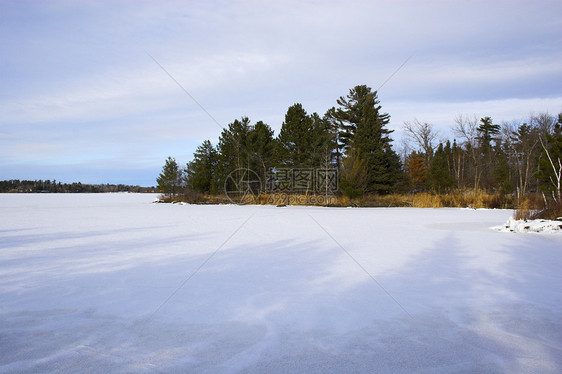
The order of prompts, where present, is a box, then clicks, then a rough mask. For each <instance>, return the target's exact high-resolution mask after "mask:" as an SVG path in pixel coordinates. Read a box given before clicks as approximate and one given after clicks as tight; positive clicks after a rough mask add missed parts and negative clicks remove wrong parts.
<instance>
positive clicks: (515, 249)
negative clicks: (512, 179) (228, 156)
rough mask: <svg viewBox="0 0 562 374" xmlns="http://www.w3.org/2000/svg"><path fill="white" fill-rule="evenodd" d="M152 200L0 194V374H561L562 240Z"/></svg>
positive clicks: (499, 216) (442, 221)
mask: <svg viewBox="0 0 562 374" xmlns="http://www.w3.org/2000/svg"><path fill="white" fill-rule="evenodd" d="M155 197H156V196H155V195H140V194H139V195H137V194H91V195H82V194H75V195H73V194H69V195H66V194H61V195H58V194H25V195H23V194H4V195H0V212H1V214H0V372H2V373H20V372H21V373H38V372H49V373H86V372H87V373H108V372H131V373H154V372H156V373H158V372H161V373H174V372H177V373H367V372H369V373H414V372H415V373H476V372H481V373H560V372H562V322H561V321H562V271H561V269H562V235H561V234H548V233H542V234H513V233H500V232H496V231H493V230H490V229H489V227H490V226H496V225H500V224H502V223H504V222H505V221H507V219H508V218H509V216H510V215H511V214H512V212H511V211H506V210H469V209H414V208H389V209H350V208H313V207H310V208H305V207H286V208H276V207H271V206H235V205H232V206H228V205H223V206H191V205H169V204H152V201H153V200H154V199H155Z"/></svg>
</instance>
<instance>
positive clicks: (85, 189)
mask: <svg viewBox="0 0 562 374" xmlns="http://www.w3.org/2000/svg"><path fill="white" fill-rule="evenodd" d="M41 192H44V193H47V192H52V193H102V192H143V193H147V192H156V190H155V188H154V187H140V186H128V185H125V184H83V183H80V182H77V183H61V182H57V181H56V180H53V181H50V180H34V181H27V180H23V181H20V180H17V179H14V180H4V181H0V193H41Z"/></svg>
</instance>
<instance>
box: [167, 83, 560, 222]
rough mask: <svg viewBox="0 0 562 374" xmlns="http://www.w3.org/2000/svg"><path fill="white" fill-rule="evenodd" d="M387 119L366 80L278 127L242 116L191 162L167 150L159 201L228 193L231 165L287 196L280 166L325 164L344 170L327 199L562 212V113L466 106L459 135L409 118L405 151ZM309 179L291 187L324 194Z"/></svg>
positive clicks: (293, 110)
mask: <svg viewBox="0 0 562 374" xmlns="http://www.w3.org/2000/svg"><path fill="white" fill-rule="evenodd" d="M389 122H390V115H389V114H388V113H385V112H384V111H383V110H382V106H381V105H380V102H379V99H378V97H377V92H376V91H373V90H372V89H371V88H369V87H367V86H366V85H359V86H356V87H354V88H352V89H350V91H349V94H348V95H347V96H345V97H344V96H342V97H340V98H339V99H337V107H332V108H330V109H329V110H327V111H326V113H325V114H324V115H323V116H320V115H319V114H318V113H312V114H309V113H307V111H306V110H305V109H304V108H303V106H302V104H299V103H296V104H293V105H291V106H290V107H289V108H288V110H287V113H286V114H285V120H284V122H283V123H282V126H281V129H280V131H279V134H278V135H277V136H276V137H275V136H274V131H273V130H272V129H271V127H270V126H269V125H267V124H265V123H263V122H262V121H258V122H256V123H255V124H252V123H251V122H250V119H249V118H247V117H242V118H241V119H240V120H238V119H237V120H235V121H234V122H232V123H230V124H229V125H228V126H227V127H226V128H225V129H224V130H223V131H222V133H221V134H220V137H219V141H218V144H217V145H216V146H215V145H213V144H212V143H211V142H210V141H209V140H205V141H204V142H203V143H202V144H201V145H200V146H198V147H197V149H196V151H195V153H194V156H193V160H192V161H190V162H189V163H187V165H186V166H185V167H184V168H182V167H180V166H179V165H178V163H177V162H176V160H175V159H174V158H172V157H169V158H168V159H167V160H166V163H165V165H164V167H163V169H162V173H161V174H160V175H159V177H158V178H157V183H158V187H157V188H158V191H159V192H161V193H162V194H163V195H162V197H161V201H165V202H170V201H184V202H190V203H220V202H228V199H227V198H226V196H225V194H227V192H225V189H228V188H227V187H226V186H228V179H229V178H230V177H231V175H232V172H233V171H238V170H249V171H251V172H252V174H253V175H254V180H259V181H260V182H261V183H260V184H259V185H253V186H251V188H252V189H253V191H252V192H254V196H255V197H256V198H255V199H254V200H252V202H253V203H275V204H277V203H281V204H285V202H284V201H276V200H272V199H271V195H272V194H274V193H275V192H276V188H277V189H278V188H279V180H276V179H275V178H278V177H275V176H276V175H278V174H276V171H279V170H281V171H286V170H288V171H295V170H298V171H302V170H312V172H314V170H324V169H325V170H335V171H336V172H337V178H338V183H337V188H336V189H335V190H331V191H330V195H331V196H333V197H334V199H332V200H327V199H324V198H322V199H318V200H316V201H321V202H322V204H319V205H327V204H328V201H332V204H333V205H338V206H350V205H353V206H419V207H442V206H454V207H467V206H470V207H474V208H479V207H488V208H510V209H519V214H520V215H522V216H525V217H520V218H529V217H531V216H533V215H537V214H539V215H542V216H544V217H549V218H556V217H560V216H562V203H561V197H562V196H561V186H560V183H561V173H562V163H561V161H560V159H561V157H562V128H561V126H562V114H559V115H558V117H557V118H556V117H554V116H552V115H550V114H547V113H543V114H538V115H531V116H530V118H529V120H528V121H527V122H522V121H512V122H505V123H502V124H501V125H500V124H495V123H494V121H493V119H492V118H490V117H483V118H480V119H478V118H477V117H472V118H471V117H468V116H462V115H461V116H458V117H457V118H456V119H455V124H454V125H453V126H452V130H453V133H454V134H455V136H456V138H455V139H453V140H452V141H451V140H446V139H445V140H444V139H440V138H439V134H438V133H437V131H436V130H435V129H434V127H433V126H432V125H431V124H428V123H421V122H419V121H417V120H414V121H413V122H406V123H404V126H403V130H404V132H405V139H407V141H406V142H405V146H404V147H403V150H402V152H397V151H396V150H395V149H394V147H393V145H392V142H393V139H392V138H391V134H392V132H393V130H390V129H388V128H387V125H388V124H389ZM399 153H400V154H399ZM301 174H302V173H301ZM272 175H273V179H272ZM295 175H296V173H295ZM295 175H293V177H295ZM299 175H300V174H299ZM311 175H312V174H311ZM243 177H244V176H242V178H243ZM309 187H310V188H301V189H299V190H288V191H287V190H285V191H283V192H284V194H283V196H284V198H285V199H286V202H287V203H289V204H291V203H297V202H298V201H306V202H308V203H310V201H311V200H310V199H304V200H303V199H300V200H299V199H295V198H294V197H295V196H298V195H300V196H302V195H306V196H314V195H322V194H323V191H316V190H315V189H314V188H313V186H312V185H310V186H309ZM312 201H315V200H312ZM334 202H335V203H334Z"/></svg>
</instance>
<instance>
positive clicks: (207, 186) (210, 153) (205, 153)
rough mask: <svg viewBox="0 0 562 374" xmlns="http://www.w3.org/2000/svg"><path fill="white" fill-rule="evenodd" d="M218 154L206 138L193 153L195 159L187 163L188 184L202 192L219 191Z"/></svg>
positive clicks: (212, 192) (213, 192)
mask: <svg viewBox="0 0 562 374" xmlns="http://www.w3.org/2000/svg"><path fill="white" fill-rule="evenodd" d="M217 165H218V154H217V151H216V149H215V147H213V145H212V144H211V142H210V141H209V140H205V141H204V142H203V143H202V144H201V145H200V146H199V147H197V149H196V150H195V153H194V154H193V161H191V162H189V163H188V164H187V169H186V174H187V183H188V186H189V187H190V188H191V189H193V190H195V191H198V192H202V193H211V194H215V193H217V182H216V180H215V178H216V171H217Z"/></svg>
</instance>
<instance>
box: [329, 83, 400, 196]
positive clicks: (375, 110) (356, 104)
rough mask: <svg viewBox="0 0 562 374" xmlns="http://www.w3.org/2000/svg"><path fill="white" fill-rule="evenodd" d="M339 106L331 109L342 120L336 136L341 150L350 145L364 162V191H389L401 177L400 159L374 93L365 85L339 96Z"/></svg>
mask: <svg viewBox="0 0 562 374" xmlns="http://www.w3.org/2000/svg"><path fill="white" fill-rule="evenodd" d="M337 102H338V104H339V105H340V108H338V109H336V110H335V111H333V112H332V115H333V116H335V118H336V119H337V120H339V121H340V123H341V128H340V131H339V139H340V141H341V144H342V147H343V149H344V150H345V151H346V152H348V150H349V148H352V149H353V150H354V151H355V152H357V154H358V155H359V157H360V158H361V159H363V160H365V162H366V163H367V174H368V177H367V179H368V182H367V189H366V191H367V192H376V193H388V192H390V191H391V190H392V189H393V187H394V186H395V185H396V183H397V182H398V181H399V180H400V179H401V178H402V166H401V163H400V158H399V157H398V155H397V154H396V152H394V151H393V150H392V147H391V142H392V139H391V138H390V136H389V135H390V134H391V133H392V132H393V130H389V129H387V128H386V126H387V125H388V123H389V122H390V115H389V114H388V113H383V112H382V111H381V109H382V107H381V105H380V104H379V100H378V98H377V92H376V91H371V88H370V87H367V86H365V85H362V86H356V87H354V88H352V89H351V90H350V91H349V94H348V95H347V99H346V98H344V97H340V98H339V100H338V101H337Z"/></svg>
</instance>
